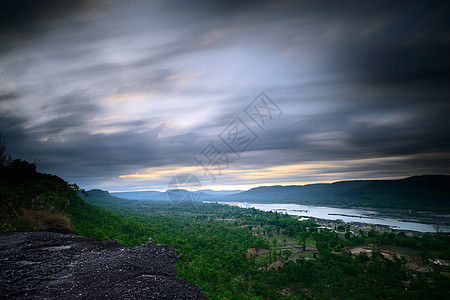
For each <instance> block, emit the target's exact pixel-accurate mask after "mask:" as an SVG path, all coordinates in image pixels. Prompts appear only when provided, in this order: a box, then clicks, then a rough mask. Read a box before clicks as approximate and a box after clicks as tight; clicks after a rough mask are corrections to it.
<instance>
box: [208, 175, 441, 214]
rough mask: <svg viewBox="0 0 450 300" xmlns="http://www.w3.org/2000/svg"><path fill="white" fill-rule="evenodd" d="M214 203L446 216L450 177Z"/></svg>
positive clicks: (279, 191)
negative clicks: (332, 207) (333, 207)
mask: <svg viewBox="0 0 450 300" xmlns="http://www.w3.org/2000/svg"><path fill="white" fill-rule="evenodd" d="M215 200H216V201H235V202H240V201H246V202H254V203H277V202H278V203H297V204H313V205H344V206H353V207H375V208H394V209H413V210H428V211H442V212H450V176H448V175H424V176H413V177H408V178H405V179H400V180H358V181H339V182H335V183H330V184H326V183H323V184H310V185H304V186H263V187H257V188H253V189H251V190H248V191H245V192H242V193H239V194H234V195H230V196H226V197H222V198H219V199H215Z"/></svg>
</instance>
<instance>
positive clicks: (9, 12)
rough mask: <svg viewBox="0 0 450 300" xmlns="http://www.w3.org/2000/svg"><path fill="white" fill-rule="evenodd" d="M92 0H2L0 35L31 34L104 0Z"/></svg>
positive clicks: (0, 7) (0, 2)
mask: <svg viewBox="0 0 450 300" xmlns="http://www.w3.org/2000/svg"><path fill="white" fill-rule="evenodd" d="M95 2H96V1H91V0H63V1H58V0H41V1H33V0H15V1H9V0H1V1H0V36H2V35H16V36H30V35H32V34H35V33H38V32H39V31H40V30H42V29H43V28H42V27H43V26H44V25H51V24H52V23H57V22H59V21H62V20H65V19H67V18H70V16H74V15H77V14H80V13H82V12H83V11H86V10H88V9H91V8H92V6H94V5H98V4H100V3H101V2H102V1H97V3H95Z"/></svg>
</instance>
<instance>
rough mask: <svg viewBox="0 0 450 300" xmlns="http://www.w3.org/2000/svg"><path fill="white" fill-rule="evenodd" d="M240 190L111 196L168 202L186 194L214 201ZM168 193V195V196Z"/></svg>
mask: <svg viewBox="0 0 450 300" xmlns="http://www.w3.org/2000/svg"><path fill="white" fill-rule="evenodd" d="M241 192H242V191H241V190H234V191H214V190H208V189H205V190H199V191H195V192H190V191H187V190H184V189H178V190H171V191H165V192H158V191H141V192H113V193H110V194H111V195H113V196H115V197H119V198H125V199H133V200H169V199H174V197H177V195H176V194H178V196H179V197H186V196H187V195H188V194H190V195H192V196H193V197H195V199H213V198H214V199H215V198H220V197H225V196H229V195H232V194H237V193H241ZM169 193H170V195H169Z"/></svg>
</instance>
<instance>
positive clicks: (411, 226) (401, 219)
mask: <svg viewBox="0 0 450 300" xmlns="http://www.w3.org/2000/svg"><path fill="white" fill-rule="evenodd" d="M204 202H212V201H204ZM218 203H219V204H224V205H234V206H239V207H243V208H249V207H254V208H256V209H260V210H263V211H274V212H275V211H276V212H278V213H287V214H289V215H293V216H303V217H314V218H320V219H327V220H342V221H344V222H346V223H348V222H360V223H368V224H377V225H386V226H389V227H391V228H392V229H397V230H412V231H418V232H436V229H435V227H434V225H433V224H425V223H421V221H423V220H427V223H433V220H436V219H437V218H435V215H434V214H426V213H425V214H424V213H422V214H414V213H408V212H395V213H392V212H390V213H387V212H386V211H378V210H376V209H358V208H337V207H326V206H310V205H300V204H281V203H280V204H274V203H269V204H260V203H246V202H218ZM440 217H441V218H440V220H442V217H444V219H445V221H448V216H442V215H441V216H440ZM446 223H447V224H448V222H446ZM439 231H442V232H450V226H445V225H440V226H439Z"/></svg>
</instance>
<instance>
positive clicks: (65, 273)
mask: <svg viewBox="0 0 450 300" xmlns="http://www.w3.org/2000/svg"><path fill="white" fill-rule="evenodd" d="M180 256H181V254H180V253H179V252H177V251H175V250H174V249H172V248H171V247H169V246H165V245H157V244H152V243H148V244H144V245H141V246H138V247H126V246H124V245H123V244H121V243H119V242H115V241H109V242H101V241H98V240H96V239H93V238H88V237H82V236H78V235H76V234H61V233H52V232H17V233H9V234H1V235H0V298H1V299H18V298H19V299H23V298H26V299H105V298H109V299H208V298H207V297H206V296H205V295H203V294H202V292H201V290H200V288H198V287H197V286H195V285H193V284H190V283H188V282H186V281H184V280H182V279H180V278H177V277H176V275H177V271H176V269H175V262H176V260H177V258H179V257H180Z"/></svg>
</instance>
